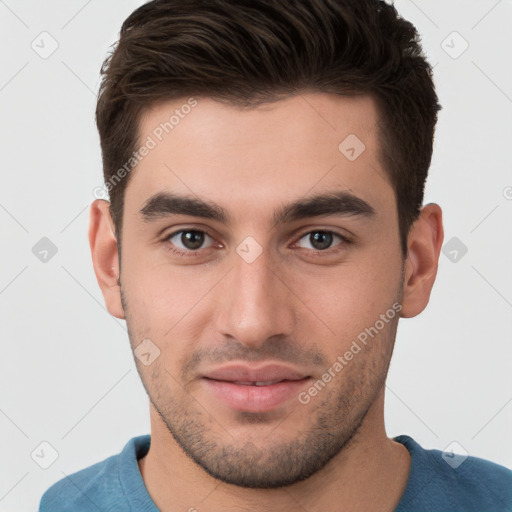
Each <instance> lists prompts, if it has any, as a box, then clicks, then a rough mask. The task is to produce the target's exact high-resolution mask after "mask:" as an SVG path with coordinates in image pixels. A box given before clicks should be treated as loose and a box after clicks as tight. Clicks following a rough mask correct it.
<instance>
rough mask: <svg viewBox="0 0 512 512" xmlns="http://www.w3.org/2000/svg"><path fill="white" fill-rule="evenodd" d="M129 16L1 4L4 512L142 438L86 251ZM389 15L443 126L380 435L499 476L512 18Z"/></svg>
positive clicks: (132, 4)
mask: <svg viewBox="0 0 512 512" xmlns="http://www.w3.org/2000/svg"><path fill="white" fill-rule="evenodd" d="M141 3H142V2H140V1H135V0H131V1H126V0H123V1H120V0H116V1H113V0H110V1H99V0H89V1H84V0H73V1H69V0H68V1H66V2H64V1H61V2H57V1H52V2H37V1H35V0H32V1H28V0H26V1H23V0H20V1H17V2H16V1H14V0H5V1H2V0H0V48H1V53H0V60H1V61H0V70H1V72H0V112H1V116H2V118H1V123H0V130H1V133H0V156H1V161H2V165H1V173H2V186H1V187H0V230H1V233H2V237H1V240H2V251H1V254H2V259H1V265H0V314H1V331H0V332H1V357H0V449H1V454H0V457H1V464H0V511H2V512H6V511H15V510H16V511H19V510H23V511H24V510H26V511H28V510H34V509H36V507H37V504H38V501H39V498H40V496H41V494H42V493H43V491H44V490H46V488H47V487H48V486H49V485H50V484H52V483H53V482H55V481H56V480H58V479H60V478H62V477H64V476H65V475H68V474H70V473H72V472H74V471H76V470H78V469H81V468H83V467H85V466H87V465H90V464H92V463H95V462H98V461H100V460H102V459H104V458H106V457H107V456H109V455H111V454H114V453H118V452H119V451H120V450H121V448H122V447H123V446H124V444H125V443H126V441H127V440H128V439H129V438H130V437H132V436H135V435H139V434H143V433H147V432H149V417H148V401H147V398H146V395H145V393H144V390H143V388H142V385H141V383H140V381H139V378H138V375H137V372H136V370H135V365H134V363H133V360H132V355H131V352H130V348H129V343H128V337H127V333H126V327H125V324H124V322H122V321H118V320H117V319H115V318H113V317H111V316H110V315H109V314H108V313H107V311H106V309H105V307H104V305H103V298H102V296H101V293H100V290H99V287H98V285H97V283H96V280H95V276H94V273H93V268H92V264H91V258H90V252H89V246H88V241H87V229H88V213H89V212H88V208H89V205H90V203H91V202H92V201H93V199H94V197H93V192H92V191H93V189H94V188H95V187H98V186H99V185H101V184H102V181H101V160H100V158H101V156H100V150H99V140H98V136H97V133H96V129H95V125H94V108H95V99H96V91H97V88H98V85H99V68H100V65H101V63H102V61H103V59H104V58H105V56H106V53H107V50H108V47H109V46H110V45H111V44H112V43H114V42H115V40H116V39H117V34H118V31H119V28H120V26H121V23H122V21H123V20H124V19H125V18H126V16H127V15H128V14H129V13H130V12H132V10H133V9H134V8H136V7H137V6H138V5H140V4H141ZM396 5H397V8H398V9H399V11H400V12H401V13H402V14H403V15H404V17H406V18H407V19H409V20H411V21H412V22H413V23H414V24H415V25H416V26H417V28H418V30H419V32H420V33H421V35H422V40H423V44H424V48H425V50H426V52H427V55H428V57H429V59H430V61H431V63H432V64H433V65H435V68H434V73H435V81H436V85H437V88H438V94H439V97H440V102H441V104H442V105H443V107H444V110H443V111H442V112H441V114H440V120H439V124H438V128H437V136H436V143H435V152H434V159H433V164H432V168H431V175H430V178H429V182H428V186H427V191H426V202H431V201H434V202H437V203H439V204H440V205H441V206H442V208H443V210H444V221H445V230H446V238H445V244H446V243H449V245H448V246H445V249H444V254H442V255H441V261H440V266H439V275H438V279H437V283H436V285H435V287H434V292H433V294H432V298H431V303H430V305H429V307H428V308H427V310H426V311H425V312H424V313H423V314H422V315H421V316H420V317H418V318H415V319H410V320H403V321H401V322H400V326H399V331H398V339H397V345H396V349H395V355H394V360H393V362H392V366H391V371H390V376H389V380H388V393H387V404H386V421H387V428H388V434H389V435H390V436H394V435H398V434H403V433H405V434H409V435H412V436H413V437H414V438H415V439H416V440H418V441H419V442H420V443H421V444H423V445H424V446H425V447H429V448H438V449H441V450H443V449H445V448H446V449H447V451H451V450H452V449H453V450H454V451H455V452H457V453H462V454H464V453H469V454H471V455H477V456H480V457H484V458H488V459H491V460H493V461H496V462H498V463H501V464H504V465H506V466H508V467H512V448H511V444H512V443H511V441H510V432H511V431H512V386H511V381H512V376H511V374H512V372H511V362H512V346H511V339H512V336H511V334H512V333H511V331H512V322H511V317H512V291H511V290H512V273H511V271H510V266H511V255H512V229H511V222H510V221H511V214H512V173H511V172H510V168H511V161H512V154H511V153H512V150H511V141H512V124H511V114H512V72H511V67H510V62H511V56H512V55H511V54H512V51H511V49H512V30H511V25H512V22H511V20H512V2H511V1H506V0H501V1H496V0H488V1H487V0H485V1H484V0H480V1H468V0H460V1H446V0H443V1H441V0H435V1H433V0H429V1H426V0H423V1H420V0H415V1H412V0H402V1H398V2H396ZM43 32H46V33H47V34H42V35H41V33H43ZM454 32H456V34H454ZM56 45H58V47H57V48H56V49H55V51H54V52H53V53H52V54H51V55H49V53H50V52H51V51H52V50H53V47H54V46H56ZM466 45H468V47H467V49H465V47H466ZM464 49H465V51H463V50H464ZM43 237H47V238H48V239H49V240H50V241H51V245H49V244H48V241H42V242H41V241H40V240H41V239H42V238H43ZM454 237H455V239H454V240H451V239H452V238H454ZM450 240H451V241H450ZM37 244H39V245H37ZM34 246H35V249H34ZM53 246H54V247H55V248H56V249H57V252H56V254H52V247H53ZM464 248H466V249H467V253H466V254H464V250H465V249H464ZM45 250H47V251H48V253H45V252H44V251H45ZM53 251H55V249H53ZM454 251H456V252H454ZM455 257H456V259H455V260H454V258H455ZM41 258H42V259H43V261H41ZM45 258H46V260H45ZM453 442H456V443H457V444H453ZM41 443H49V445H51V447H50V446H48V444H42V445H41ZM56 455H57V458H56V460H53V459H54V458H55V456H56ZM42 466H43V467H44V466H49V467H48V468H47V469H44V468H43V467H42Z"/></svg>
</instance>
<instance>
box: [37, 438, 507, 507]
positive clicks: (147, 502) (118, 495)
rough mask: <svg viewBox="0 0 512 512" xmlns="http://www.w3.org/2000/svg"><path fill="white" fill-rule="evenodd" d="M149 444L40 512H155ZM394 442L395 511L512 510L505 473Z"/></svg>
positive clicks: (60, 490)
mask: <svg viewBox="0 0 512 512" xmlns="http://www.w3.org/2000/svg"><path fill="white" fill-rule="evenodd" d="M150 440H151V438H150V436H149V435H145V436H139V437H135V438H133V439H131V440H130V441H129V442H128V443H127V444H126V446H125V447H124V449H123V451H122V452H121V453H120V454H119V455H114V456H112V457H109V458H108V459H106V460H104V461H102V462H98V463H97V464H94V465H92V466H89V467H88V468H85V469H82V470H81V471H78V472H76V473H73V474H71V475H69V476H67V477H66V478H63V479H62V480H60V481H59V482H57V483H56V484H54V485H53V486H52V487H50V488H49V489H48V490H47V491H46V492H45V494H44V495H43V497H42V498H41V503H40V507H39V512H85V511H88V512H89V511H97V510H101V512H125V511H126V512H158V509H157V507H156V505H155V503H154V502H153V500H152V499H151V497H150V496H149V494H148V491H147V490H146V487H145V485H144V481H143V480H142V476H141V474H140V471H139V466H138V464H137V460H138V459H140V458H141V457H143V456H144V455H146V453H147V452H148V450H149V445H150ZM394 440H395V441H397V442H399V443H402V444H403V445H404V446H405V447H406V448H407V449H408V450H409V452H410V454H411V468H410V473H409V479H408V481H407V486H406V489H405V492H404V494H403V495H402V498H401V499H400V502H399V504H398V506H397V508H396V509H395V512H466V511H475V512H476V511H478V512H511V511H512V471H510V470H509V469H507V468H505V467H503V466H500V465H498V464H494V463H492V462H489V461H487V460H484V459H479V458H477V457H468V458H466V459H465V460H462V459H461V458H459V459H455V458H453V460H452V461H451V460H450V457H449V456H448V460H447V454H446V453H445V454H444V456H443V452H441V451H439V450H424V449H423V448H422V447H421V446H420V445H419V444H418V443H416V441H414V440H413V439H412V438H410V437H409V436H398V437H396V438H394ZM443 457H444V458H443ZM452 457H453V456H452ZM454 457H457V455H455V456H454Z"/></svg>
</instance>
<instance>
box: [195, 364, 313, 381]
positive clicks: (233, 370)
mask: <svg viewBox="0 0 512 512" xmlns="http://www.w3.org/2000/svg"><path fill="white" fill-rule="evenodd" d="M203 377H205V378H207V379H213V380H222V381H227V382H270V381H280V380H301V379H304V378H306V377H307V375H306V374H304V373H302V372H300V371H298V370H294V369H293V368H289V367H287V366H282V365H279V364H267V365H264V366H259V367H251V366H247V365H242V364H231V365H226V366H222V367H220V368H216V369H214V370H211V371H209V372H207V373H205V374H203Z"/></svg>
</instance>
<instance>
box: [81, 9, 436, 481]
mask: <svg viewBox="0 0 512 512" xmlns="http://www.w3.org/2000/svg"><path fill="white" fill-rule="evenodd" d="M102 73H103V81H102V85H101V90H100V96H99V99H98V105H97V111H96V119H97V125H98V130H99V133H100V140H101V147H102V154H103V166H104V176H105V183H106V187H107V189H108V191H109V194H110V203H107V202H105V201H96V202H95V203H94V204H93V207H92V210H91V229H90V240H91V248H92V253H93V260H94V265H95V271H96V275H97V277H98V281H99V283H100V286H101V288H102V291H103V294H104V296H105V300H106V303H107V307H108V309H109V311H110V312H111V313H112V314H114V315H115V316H117V317H119V318H125V319H126V321H127V325H128V330H129V336H130V341H131V345H132V347H133V349H134V351H135V354H136V355H137V350H139V349H138V347H143V350H144V351H145V352H144V353H150V354H153V355H152V356H150V357H149V358H146V361H145V362H143V361H142V360H141V359H139V358H137V359H136V363H137V367H138V370H139V373H140V375H141V378H142V381H143V384H144V386H145V388H146V390H147V392H148V395H149V397H150V400H151V403H152V408H153V411H152V412H154V416H155V417H154V418H152V420H155V421H158V422H160V424H161V425H163V426H165V428H166V429H167V430H168V432H169V433H170V435H172V438H173V439H174V440H175V442H176V443H177V444H178V445H179V446H181V448H182V449H183V450H184V452H185V453H186V454H187V455H188V456H190V457H191V458H192V459H193V460H194V461H195V462H196V463H198V464H199V465H200V466H201V467H202V468H203V469H205V470H206V471H207V472H208V473H210V474H211V475H213V476H215V477H216V478H219V479H221V480H224V481H226V482H231V483H234V484H237V485H241V486H246V487H276V486H280V485H286V484H290V483H293V482H296V481H298V480H301V479H304V478H307V477H308V476H310V475H311V474H313V473H314V472H316V471H318V470H319V469H320V468H322V467H324V466H325V465H326V464H328V463H329V461H330V460H332V459H333V458H334V457H336V456H337V455H339V454H340V453H341V452H342V450H343V448H344V447H346V446H348V445H349V444H350V442H351V440H353V439H354V438H356V437H357V434H358V432H361V431H362V429H364V425H365V422H366V423H370V422H378V421H380V419H379V418H380V417H381V415H382V400H383V387H384V382H385V377H386V374H387V370H388V365H389V360H390V358H391V354H392V350H393V344H394V339H395V334H396V328H397V322H398V318H399V316H405V317H407V316H414V315H416V314H418V313H419V312H421V311H422V310H423V309H424V307H425V306H426V304H427V302H428V298H429V294H430V290H431V287H432V285H433V282H434V279H435V274H436V269H437V258H438V256H439V250H440V246H441V243H442V225H441V214H440V210H439V208H438V207H437V206H436V205H428V206H426V207H424V208H423V210H421V208H422V202H423V190H424V184H425V180H426V177H427V172H428V168H429V165H430V160H431V154H432V142H433V134H434V127H435V123H436V119H437V112H438V110H439V108H440V107H439V105H438V102H437V96H436V94H435V91H434V86H433V83H432V76H431V68H430V66H429V65H428V63H427V62H426V61H425V58H424V56H423V55H422V52H421V48H420V45H419V38H418V35H417V33H416V31H415V29H414V27H413V26H412V25H411V24H410V23H408V22H407V21H405V20H403V19H401V18H399V17H398V15H397V13H396V11H395V9H394V7H393V6H390V5H388V4H386V3H384V2H378V1H370V0H358V1H349V0H345V1H343V0H339V1H333V0H309V1H303V0H301V1H300V2H299V1H295V0H294V1H290V2H285V3H284V2H280V1H277V0H262V1H257V2H245V3H240V2H238V1H236V0H211V1H209V2H202V1H200V0H187V1H184V0H168V1H153V2H149V3H147V4H145V5H143V6H142V7H140V8H139V9H137V10H136V11H135V12H134V13H133V14H132V15H131V16H130V17H129V18H128V19H127V20H126V21H125V23H124V24H123V27H122V29H121V36H120V40H119V42H118V44H117V46H116V48H115V50H114V51H113V53H112V54H111V55H110V56H109V58H108V59H107V60H106V61H105V63H104V66H103V68H102ZM143 148H145V149H143ZM121 261H122V265H121ZM143 340H146V341H143ZM147 340H151V341H147ZM141 343H142V345H141ZM140 350H142V349H140ZM140 350H139V352H140ZM350 354H352V355H350ZM156 356H157V357H156ZM340 357H341V359H340ZM149 360H151V363H150V364H146V363H148V362H149ZM336 363H337V364H336ZM240 366H241V367H242V369H240ZM244 372H245V373H244ZM247 372H248V373H247ZM282 374H285V376H286V377H287V378H286V379H284V380H285V381H287V382H284V383H281V384H269V385H268V389H267V390H265V389H263V390H262V389H259V390H255V389H254V388H259V387H260V386H247V385H246V384H240V383H239V384H233V383H232V382H233V381H234V380H235V381H237V382H239V381H240V380H243V381H244V382H246V381H247V380H248V379H249V380H250V379H252V378H253V377H254V378H257V377H258V376H263V377H265V378H264V380H265V381H274V380H279V379H280V377H281V376H282ZM326 375H327V377H326ZM263 377H261V378H263ZM230 379H231V380H230ZM227 381H229V382H231V384H230V383H229V382H227ZM250 381H251V382H252V380H250ZM319 382H323V383H324V385H323V386H322V384H319ZM226 386H228V388H226ZM230 386H231V387H230ZM235 388H236V389H235ZM314 389H316V392H315V391H314ZM240 393H242V394H243V396H242V397H241V396H240ZM265 393H268V395H267V397H266V398H265V395H264V394H265ZM291 395H293V397H294V398H290V396H291ZM226 397H227V398H226ZM237 397H238V398H237ZM269 397H271V398H269ZM272 397H273V398H272ZM276 397H277V398H276ZM279 397H281V399H280V400H278V398H279ZM283 397H285V398H283ZM274 399H275V401H273V400H274Z"/></svg>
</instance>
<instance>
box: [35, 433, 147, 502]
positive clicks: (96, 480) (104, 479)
mask: <svg viewBox="0 0 512 512" xmlns="http://www.w3.org/2000/svg"><path fill="white" fill-rule="evenodd" d="M149 442H150V436H139V437H135V438H132V439H130V441H129V442H128V443H127V444H126V445H125V447H124V448H123V450H122V452H121V453H119V454H117V455H113V456H111V457H108V458H107V459H105V460H103V461H101V462H98V463H96V464H93V465H92V466H89V467H87V468H84V469H82V470H80V471H77V472H76V473H72V474H70V475H67V476H66V477H64V478H63V479H61V480H59V481H58V482H56V483H55V484H53V485H52V486H51V487H50V488H49V489H48V490H47V491H46V492H45V493H44V494H43V496H42V498H41V501H40V504H39V512H68V511H69V512H81V511H86V510H87V511H90V510H97V509H98V510H102V511H104V512H109V511H114V510H115V511H116V512H118V511H120V510H123V508H122V507H121V505H125V506H126V507H128V505H129V501H128V500H127V496H126V494H125V491H124V487H125V486H124V484H123V481H122V480H123V472H126V470H127V469H128V470H129V466H130V464H131V466H132V468H131V469H132V471H133V470H134V468H133V466H135V468H136V469H137V470H138V466H137V462H136V461H137V454H139V456H140V452H141V451H144V450H145V451H146V452H147V449H148V447H149ZM127 466H128V468H127ZM139 474H140V473H139ZM126 510H128V508H126Z"/></svg>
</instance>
